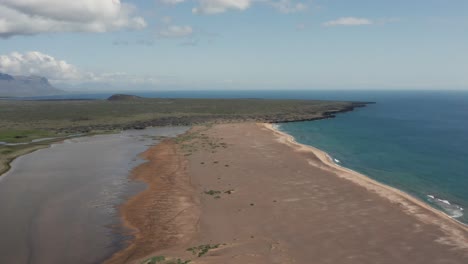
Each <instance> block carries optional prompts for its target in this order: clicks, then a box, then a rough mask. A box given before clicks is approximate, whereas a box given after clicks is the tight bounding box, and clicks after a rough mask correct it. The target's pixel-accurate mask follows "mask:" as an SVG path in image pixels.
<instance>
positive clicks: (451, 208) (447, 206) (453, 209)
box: [427, 194, 464, 218]
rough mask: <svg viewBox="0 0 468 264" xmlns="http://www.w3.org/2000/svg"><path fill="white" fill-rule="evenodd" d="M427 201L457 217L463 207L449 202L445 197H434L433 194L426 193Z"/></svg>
mask: <svg viewBox="0 0 468 264" xmlns="http://www.w3.org/2000/svg"><path fill="white" fill-rule="evenodd" d="M427 197H428V200H429V202H431V203H433V204H435V205H437V206H439V207H440V208H441V209H442V210H443V211H444V212H445V213H447V214H448V215H449V216H450V217H453V218H459V217H462V216H463V211H464V209H463V207H461V206H459V205H457V204H454V203H451V202H450V201H448V200H446V199H441V198H438V197H436V196H435V195H431V194H429V195H427Z"/></svg>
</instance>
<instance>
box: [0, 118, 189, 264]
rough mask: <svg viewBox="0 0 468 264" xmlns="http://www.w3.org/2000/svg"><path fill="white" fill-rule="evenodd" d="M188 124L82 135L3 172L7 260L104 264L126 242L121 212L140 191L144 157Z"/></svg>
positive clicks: (1, 247) (0, 227) (1, 238)
mask: <svg viewBox="0 0 468 264" xmlns="http://www.w3.org/2000/svg"><path fill="white" fill-rule="evenodd" d="M186 130H187V128H186V127H166V128H150V129H146V130H138V131H125V132H122V133H120V134H115V135H99V136H93V137H84V138H75V139H70V140H67V141H65V142H64V143H61V144H55V145H53V146H52V147H50V148H47V149H42V150H39V151H36V152H33V153H31V154H28V155H25V156H23V157H20V158H18V159H16V160H15V161H14V162H13V164H12V169H11V170H10V171H9V172H7V173H6V174H5V175H4V176H2V177H0V234H1V235H0V263H15V264H21V263H32V264H41V263H44V264H45V263H47V264H50V263H67V264H73V263H77V264H78V263H80V264H85V263H100V262H101V261H102V260H104V259H105V258H107V257H108V256H110V255H111V254H112V253H114V252H115V251H116V250H118V249H119V248H121V247H122V246H123V243H124V240H125V239H126V238H127V237H125V236H123V235H122V232H121V231H123V230H119V223H120V219H119V215H118V210H117V209H116V208H117V206H118V205H119V204H121V203H122V202H123V201H124V200H125V198H128V197H129V196H130V195H132V194H135V193H136V192H138V191H141V190H142V189H143V188H144V185H143V184H142V183H137V182H132V181H129V179H128V175H129V172H130V170H131V169H132V168H133V167H135V166H136V165H138V164H140V163H141V162H143V160H141V159H139V158H137V155H138V154H139V153H141V152H143V151H144V150H145V149H147V148H148V146H150V145H154V144H157V143H158V140H157V136H175V135H177V134H180V133H183V132H185V131H186Z"/></svg>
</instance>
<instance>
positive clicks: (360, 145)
mask: <svg viewBox="0 0 468 264" xmlns="http://www.w3.org/2000/svg"><path fill="white" fill-rule="evenodd" d="M373 100H375V101H376V102H377V104H375V105H369V106H368V107H366V108H362V109H357V110H355V111H353V112H350V113H346V114H340V115H338V116H337V118H335V119H327V120H320V121H313V122H300V123H288V124H282V125H280V129H281V130H282V131H284V132H286V133H288V134H290V135H292V136H294V137H295V138H296V140H297V141H298V142H300V143H304V144H308V145H312V146H315V147H318V148H320V149H322V150H324V151H326V152H328V153H329V154H330V156H332V157H333V158H334V159H335V162H337V163H339V164H340V165H342V166H345V167H348V168H350V169H353V170H355V171H358V172H361V173H363V174H365V175H368V176H369V177H371V178H373V179H376V180H377V181H379V182H382V183H385V184H387V185H390V186H394V187H396V188H398V189H401V190H403V191H405V192H407V193H409V194H412V195H413V196H416V197H418V198H419V199H421V200H423V201H426V202H428V203H430V204H431V205H432V206H434V207H436V208H438V209H441V210H442V211H444V212H445V213H447V214H448V215H450V216H452V217H454V218H456V219H457V220H459V221H462V222H464V223H468V213H464V211H463V209H464V208H468V94H467V93H423V94H418V93H406V94H395V93H387V94H380V95H376V96H375V97H374V98H373Z"/></svg>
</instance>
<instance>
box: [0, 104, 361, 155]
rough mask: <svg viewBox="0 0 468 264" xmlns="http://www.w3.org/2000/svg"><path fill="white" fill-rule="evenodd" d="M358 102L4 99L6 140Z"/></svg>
mask: <svg viewBox="0 0 468 264" xmlns="http://www.w3.org/2000/svg"><path fill="white" fill-rule="evenodd" d="M353 106H355V104H353V103H350V102H332V101H313V100H262V99H143V98H141V99H133V100H122V101H121V100H118V101H106V100H76V101H73V100H71V101H66V100H64V101H16V100H0V141H7V142H18V141H23V142H25V141H29V140H30V139H34V138H40V137H50V136H62V135H67V134H76V133H89V132H91V131H98V132H101V131H114V130H119V129H129V128H144V127H146V126H162V125H192V124H202V123H203V124H206V123H213V122H238V121H266V122H275V121H294V120H303V119H314V118H320V117H322V116H323V113H324V112H333V111H339V110H343V109H348V108H350V107H353ZM12 131H15V132H12ZM16 136H20V137H16ZM21 136H26V137H24V138H22V137H21ZM219 147H223V146H219Z"/></svg>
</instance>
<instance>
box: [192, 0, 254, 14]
mask: <svg viewBox="0 0 468 264" xmlns="http://www.w3.org/2000/svg"><path fill="white" fill-rule="evenodd" d="M251 4H252V0H199V5H198V7H195V8H193V9H192V13H194V14H219V13H223V12H226V11H227V10H228V9H234V10H245V9H247V8H249V7H250V5H251Z"/></svg>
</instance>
